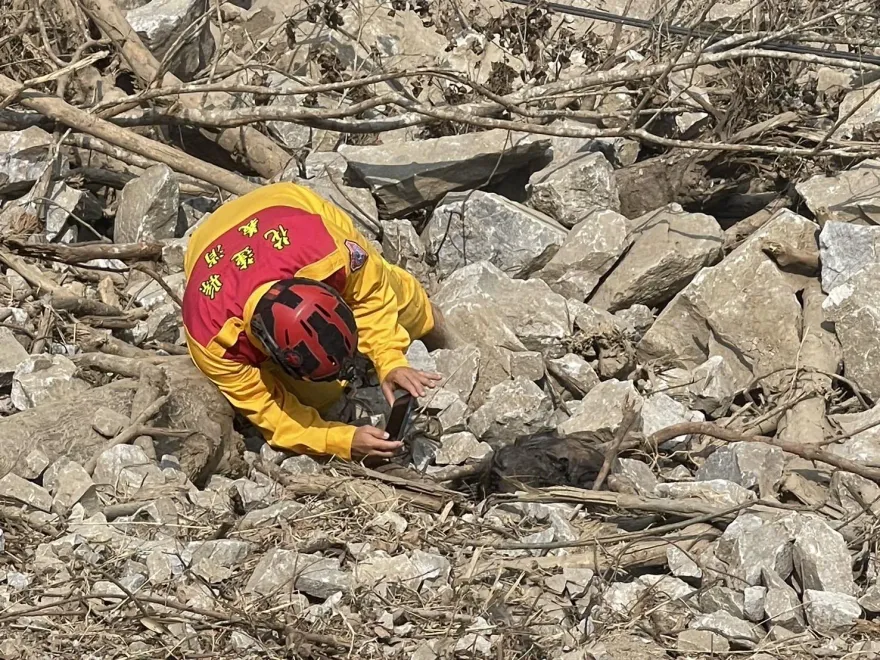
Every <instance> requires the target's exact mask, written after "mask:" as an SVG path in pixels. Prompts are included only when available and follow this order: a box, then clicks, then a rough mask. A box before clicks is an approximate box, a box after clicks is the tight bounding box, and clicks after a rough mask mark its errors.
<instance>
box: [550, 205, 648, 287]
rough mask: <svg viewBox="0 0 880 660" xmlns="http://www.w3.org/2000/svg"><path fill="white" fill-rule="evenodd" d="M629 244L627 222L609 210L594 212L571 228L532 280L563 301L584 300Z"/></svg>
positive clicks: (630, 240)
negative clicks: (544, 285) (564, 299)
mask: <svg viewBox="0 0 880 660" xmlns="http://www.w3.org/2000/svg"><path fill="white" fill-rule="evenodd" d="M631 242H632V239H631V238H630V237H629V221H628V220H627V219H626V218H624V217H623V216H622V215H620V214H619V213H616V212H614V211H610V210H597V211H594V212H593V213H591V214H590V215H588V216H587V217H586V218H585V219H584V220H582V221H581V222H579V223H578V224H576V225H575V226H574V227H572V230H571V231H570V232H569V234H568V236H566V237H565V240H564V241H563V242H562V245H561V246H560V247H559V250H558V251H557V252H556V254H554V255H553V257H552V258H551V259H550V261H548V262H547V265H546V266H544V267H543V268H542V269H541V270H540V271H538V273H537V274H536V275H535V277H538V278H540V279H542V280H544V281H545V282H547V284H549V285H550V288H551V289H553V290H554V291H556V292H557V293H560V294H562V295H563V296H565V297H566V298H576V299H578V300H586V299H587V298H588V297H589V295H590V294H591V293H592V292H593V289H595V288H596V285H597V284H598V283H599V281H600V280H601V279H602V277H603V276H604V275H605V274H606V273H607V272H608V271H609V270H610V269H611V268H612V267H613V266H614V264H615V263H616V262H617V259H618V258H619V257H620V255H621V254H623V252H624V250H626V249H627V247H628V246H629V245H630V243H631Z"/></svg>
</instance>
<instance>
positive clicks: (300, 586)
mask: <svg viewBox="0 0 880 660" xmlns="http://www.w3.org/2000/svg"><path fill="white" fill-rule="evenodd" d="M350 588H351V575H350V574H349V573H346V572H345V571H342V570H340V568H339V560H337V559H328V558H326V557H321V556H319V555H310V554H304V553H300V552H296V551H295V550H284V549H282V548H273V549H271V550H269V551H268V552H267V553H266V554H264V555H263V557H262V558H261V559H260V561H259V563H258V564H257V566H256V568H254V572H253V574H252V575H251V577H250V579H249V580H248V582H247V584H246V585H245V588H244V591H245V593H252V594H258V595H260V596H289V595H290V594H291V593H292V592H293V591H301V592H303V593H305V594H308V595H309V596H313V597H315V598H329V597H330V596H332V595H333V594H335V593H336V592H338V591H342V592H344V593H345V592H348V591H349V589H350Z"/></svg>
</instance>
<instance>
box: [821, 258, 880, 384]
mask: <svg viewBox="0 0 880 660" xmlns="http://www.w3.org/2000/svg"><path fill="white" fill-rule="evenodd" d="M878 285H880V263H873V264H869V265H867V266H865V267H864V268H862V269H861V270H859V271H858V272H857V273H855V274H854V275H852V276H851V277H850V278H849V279H848V280H847V281H846V282H845V283H844V284H842V285H841V286H838V287H836V288H835V289H832V290H831V292H830V293H829V294H828V298H827V299H826V300H825V302H824V303H823V305H822V307H823V309H824V310H825V316H826V319H827V320H828V321H833V322H834V329H835V332H836V334H837V338H838V339H839V340H840V346H841V349H842V350H843V362H844V365H845V370H846V374H847V376H848V377H850V378H852V379H853V380H855V381H856V382H857V383H858V384H859V386H860V387H861V388H862V389H863V390H864V391H865V392H867V393H868V394H869V395H870V396H871V398H875V399H876V398H878V396H880V372H878V368H880V336H878V335H877V333H875V332H873V331H872V330H871V325H872V324H873V323H875V322H878V321H880V305H878V303H877V297H876V295H875V293H876V291H877V287H878Z"/></svg>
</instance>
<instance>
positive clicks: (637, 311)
mask: <svg viewBox="0 0 880 660" xmlns="http://www.w3.org/2000/svg"><path fill="white" fill-rule="evenodd" d="M614 317H615V318H616V319H618V320H619V321H620V322H621V324H622V325H623V329H624V332H625V334H626V336H627V338H628V339H629V340H630V341H632V342H633V343H638V342H639V341H641V339H642V337H644V336H645V333H646V332H647V331H648V330H649V329H650V327H651V326H652V325H654V313H653V312H652V311H651V308H650V307H648V306H647V305H632V306H631V307H627V308H626V309H620V310H618V311H616V312H614Z"/></svg>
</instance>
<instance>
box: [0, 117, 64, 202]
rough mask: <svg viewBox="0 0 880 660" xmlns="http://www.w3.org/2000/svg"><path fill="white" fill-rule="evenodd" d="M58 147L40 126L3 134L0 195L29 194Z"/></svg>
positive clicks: (1, 138) (0, 140) (0, 154)
mask: <svg viewBox="0 0 880 660" xmlns="http://www.w3.org/2000/svg"><path fill="white" fill-rule="evenodd" d="M54 144H55V141H54V139H53V138H52V136H51V135H50V134H49V133H47V132H46V131H44V130H43V129H42V128H37V127H36V126H31V127H30V128H26V129H24V130H23V131H3V132H2V133H0V181H2V183H0V193H2V194H7V193H10V192H16V191H21V190H27V189H28V187H30V185H31V184H33V183H34V181H36V180H37V179H38V178H39V177H40V175H41V174H42V173H43V170H44V169H45V167H46V164H47V160H46V159H47V157H48V155H49V149H50V148H52V146H53V145H54Z"/></svg>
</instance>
